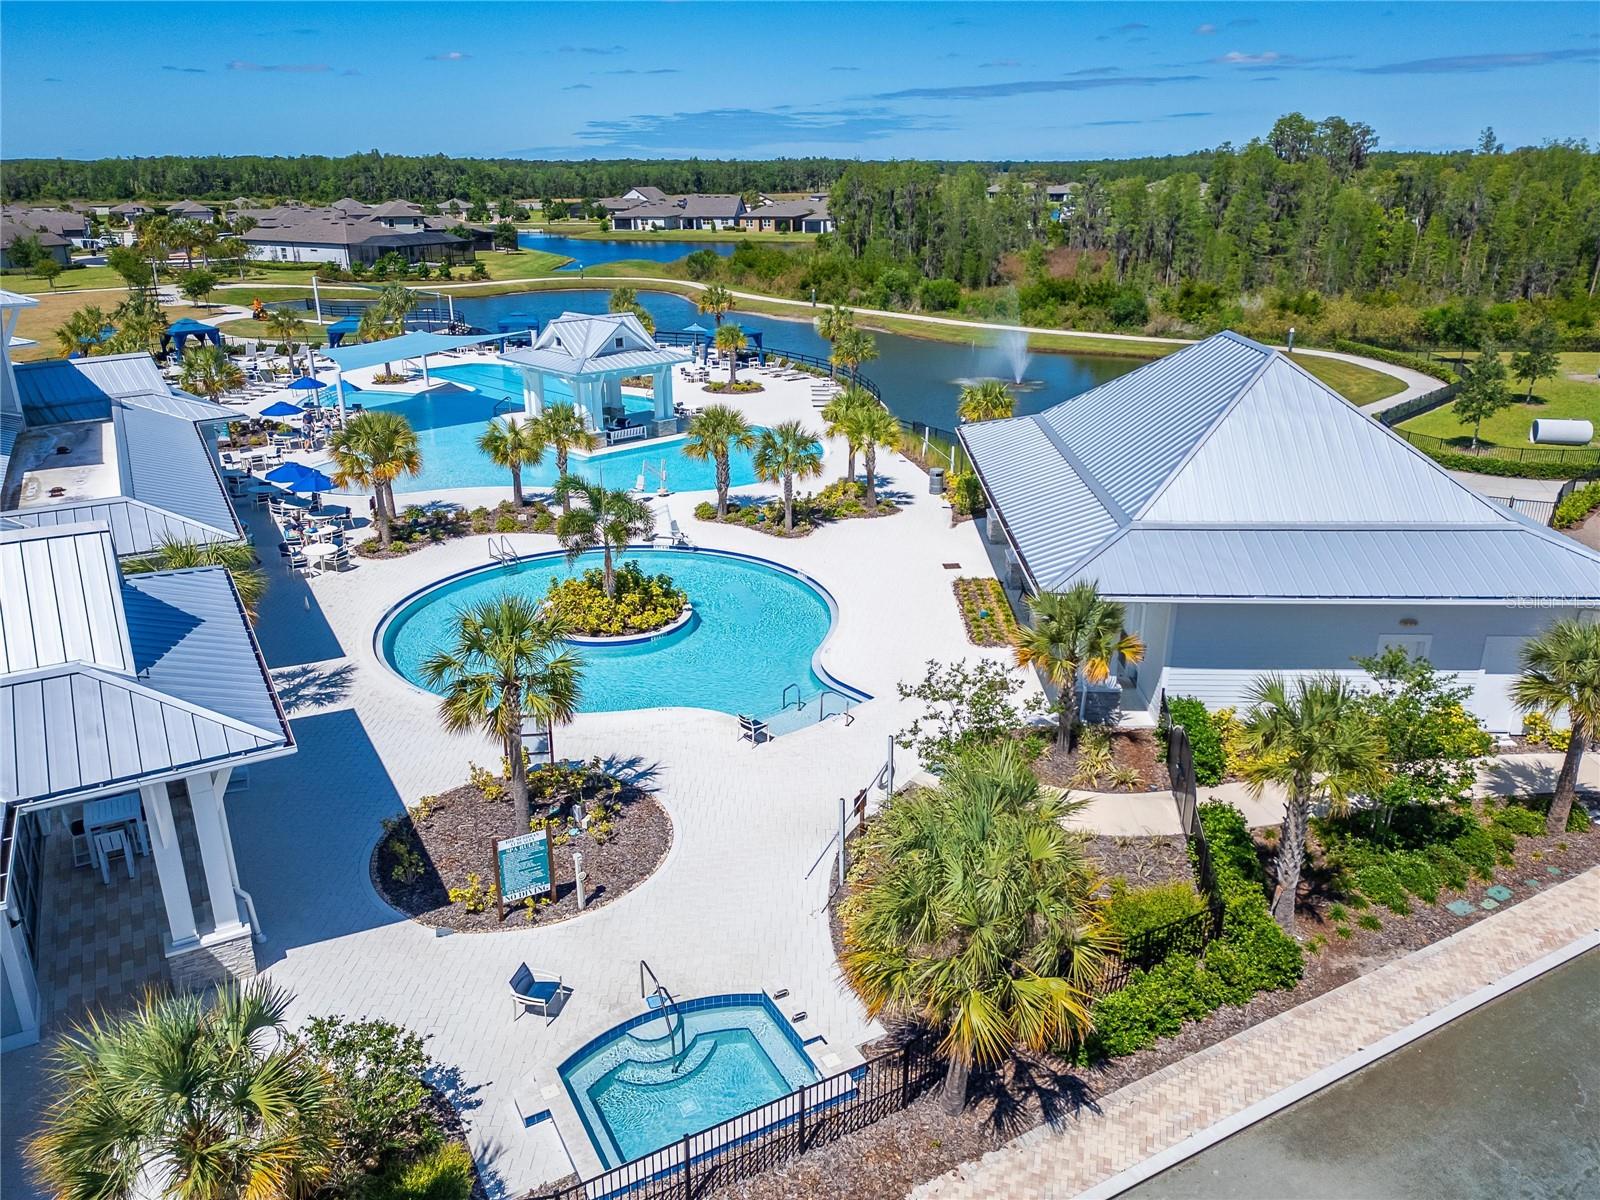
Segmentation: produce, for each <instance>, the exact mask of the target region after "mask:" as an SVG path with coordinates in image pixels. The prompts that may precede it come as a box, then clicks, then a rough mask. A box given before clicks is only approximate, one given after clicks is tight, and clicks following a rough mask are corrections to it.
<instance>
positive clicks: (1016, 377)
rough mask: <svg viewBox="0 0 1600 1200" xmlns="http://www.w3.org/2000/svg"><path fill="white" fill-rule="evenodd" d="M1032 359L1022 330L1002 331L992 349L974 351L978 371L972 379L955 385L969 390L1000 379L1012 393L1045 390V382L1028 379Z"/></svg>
mask: <svg viewBox="0 0 1600 1200" xmlns="http://www.w3.org/2000/svg"><path fill="white" fill-rule="evenodd" d="M1032 358H1033V356H1032V355H1031V354H1030V353H1029V352H1028V335H1027V334H1025V333H1023V332H1022V331H1021V330H1020V329H1003V330H1001V331H1000V334H999V336H998V337H997V338H996V339H995V342H994V344H993V345H992V346H989V347H986V348H983V349H976V350H975V352H974V359H975V361H974V364H973V365H974V366H975V367H978V368H979V369H978V370H976V371H974V372H973V375H972V377H970V378H964V379H957V380H954V381H953V382H954V383H955V384H956V385H957V386H958V387H967V386H969V385H971V384H974V383H981V382H983V381H984V380H987V379H999V380H1000V381H1001V382H1002V383H1004V384H1005V385H1006V386H1007V387H1008V388H1010V389H1011V390H1012V391H1013V392H1031V391H1034V390H1035V389H1037V388H1042V387H1043V386H1044V380H1042V379H1029V378H1028V363H1029V362H1030V361H1031V360H1032Z"/></svg>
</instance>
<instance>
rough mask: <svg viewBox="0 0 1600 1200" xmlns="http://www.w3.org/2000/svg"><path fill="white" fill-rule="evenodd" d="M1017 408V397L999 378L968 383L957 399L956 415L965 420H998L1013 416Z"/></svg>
mask: <svg viewBox="0 0 1600 1200" xmlns="http://www.w3.org/2000/svg"><path fill="white" fill-rule="evenodd" d="M1016 409H1017V400H1016V397H1015V396H1013V395H1012V394H1011V389H1010V388H1008V387H1007V386H1006V385H1005V384H1004V383H1003V382H1002V381H1000V380H998V379H984V380H980V381H979V382H977V383H969V384H967V386H966V387H964V388H962V389H961V395H960V397H959V398H958V399H957V401H956V415H957V416H958V417H960V419H961V420H963V421H998V420H1000V419H1001V418H1002V417H1009V416H1011V415H1012V414H1013V413H1015V412H1016Z"/></svg>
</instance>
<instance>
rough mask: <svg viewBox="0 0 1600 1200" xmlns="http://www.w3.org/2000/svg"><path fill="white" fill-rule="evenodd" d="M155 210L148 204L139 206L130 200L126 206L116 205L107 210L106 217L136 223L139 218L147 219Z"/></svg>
mask: <svg viewBox="0 0 1600 1200" xmlns="http://www.w3.org/2000/svg"><path fill="white" fill-rule="evenodd" d="M155 211H156V210H155V209H154V208H153V207H152V206H150V205H148V204H140V203H138V202H137V201H132V200H130V201H129V202H128V203H126V204H117V205H114V206H113V207H112V208H110V209H109V210H107V215H108V216H112V217H116V218H117V219H118V220H122V221H130V222H131V221H137V220H138V219H139V218H140V217H148V216H149V215H150V214H151V213H153V212H155Z"/></svg>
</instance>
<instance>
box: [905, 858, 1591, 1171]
mask: <svg viewBox="0 0 1600 1200" xmlns="http://www.w3.org/2000/svg"><path fill="white" fill-rule="evenodd" d="M1597 929H1600V867H1596V868H1593V869H1591V870H1589V871H1586V872H1585V873H1584V874H1582V875H1580V876H1578V877H1577V878H1575V879H1571V880H1568V881H1567V882H1565V883H1561V884H1557V885H1556V886H1554V887H1551V888H1549V889H1548V890H1546V891H1544V892H1542V893H1540V894H1539V895H1536V896H1531V897H1529V898H1528V899H1526V900H1524V901H1522V902H1521V903H1520V904H1518V905H1516V906H1515V907H1514V908H1511V909H1508V910H1507V911H1506V912H1504V913H1498V914H1496V915H1495V916H1492V917H1489V918H1488V919H1486V920H1483V921H1480V922H1478V923H1477V924H1475V925H1471V926H1468V927H1467V928H1465V929H1463V930H1461V931H1460V932H1459V933H1456V934H1454V935H1453V936H1451V937H1449V938H1446V939H1445V940H1444V941H1442V942H1437V943H1435V944H1434V945H1432V946H1429V947H1427V948H1425V949H1423V950H1419V951H1417V952H1416V953H1415V954H1411V955H1408V956H1407V957H1405V958H1403V959H1399V960H1397V961H1395V962H1391V963H1388V964H1386V965H1384V966H1382V967H1380V968H1378V969H1377V970H1376V971H1373V972H1372V973H1371V974H1370V975H1364V976H1362V977H1361V978H1360V979H1355V980H1352V981H1351V982H1350V983H1347V984H1345V985H1344V986H1343V987H1340V988H1336V989H1335V990H1333V991H1331V992H1327V993H1325V994H1324V995H1321V996H1318V997H1317V998H1316V999H1314V1000H1310V1001H1308V1002H1307V1003H1305V1004H1302V1005H1300V1006H1299V1007H1297V1008H1294V1009H1292V1010H1290V1011H1289V1012H1286V1013H1282V1014H1280V1015H1279V1016H1276V1017H1273V1018H1272V1019H1271V1020H1269V1021H1265V1022H1263V1023H1262V1024H1260V1025H1257V1026H1255V1027H1254V1028H1251V1029H1247V1030H1245V1031H1244V1032H1243V1033H1240V1034H1237V1035H1235V1036H1234V1037H1231V1038H1229V1039H1228V1040H1227V1041H1225V1042H1219V1043H1218V1044H1216V1045H1215V1046H1211V1047H1209V1048H1207V1049H1205V1050H1202V1051H1201V1052H1200V1053H1198V1054H1194V1055H1191V1056H1190V1057H1188V1058H1185V1059H1183V1060H1182V1061H1180V1062H1176V1063H1174V1064H1172V1065H1171V1066H1169V1067H1166V1068H1164V1069H1163V1070H1160V1071H1157V1072H1156V1073H1154V1074H1153V1075H1149V1076H1146V1077H1145V1078H1144V1079H1141V1080H1139V1081H1138V1082H1136V1083H1132V1084H1129V1085H1128V1086H1127V1087H1125V1088H1121V1089H1119V1090H1118V1091H1116V1092H1113V1093H1112V1094H1111V1095H1110V1096H1107V1097H1105V1098H1104V1099H1103V1100H1102V1101H1101V1102H1100V1104H1099V1106H1098V1109H1097V1110H1096V1111H1094V1112H1090V1111H1088V1110H1081V1111H1080V1113H1079V1115H1078V1116H1077V1117H1076V1118H1073V1119H1070V1120H1069V1121H1068V1122H1067V1123H1066V1124H1065V1125H1063V1126H1062V1127H1060V1128H1058V1129H1052V1128H1050V1127H1049V1126H1040V1127H1038V1128H1037V1129H1033V1130H1030V1131H1029V1132H1028V1133H1025V1134H1023V1135H1022V1136H1021V1137H1019V1138H1017V1139H1015V1140H1014V1141H1012V1142H1010V1143H1009V1144H1008V1145H1006V1146H1004V1147H1002V1148H1001V1149H999V1150H996V1151H994V1152H992V1153H990V1154H987V1155H985V1156H984V1157H983V1158H981V1159H979V1160H978V1161H977V1162H974V1163H968V1164H965V1165H963V1166H961V1167H958V1168H956V1169H955V1170H954V1171H951V1172H949V1173H948V1174H945V1175H942V1176H940V1177H939V1178H938V1179H934V1180H931V1181H929V1182H928V1183H926V1184H924V1185H922V1186H921V1187H919V1188H917V1189H916V1190H915V1191H913V1192H912V1193H911V1194H912V1196H913V1197H915V1198H916V1200H957V1198H959V1200H1013V1198H1020V1197H1027V1198H1029V1200H1057V1198H1062V1200H1064V1198H1065V1197H1069V1196H1076V1195H1078V1194H1079V1193H1081V1192H1083V1191H1085V1190H1087V1189H1089V1188H1092V1187H1095V1186H1096V1185H1097V1184H1100V1183H1102V1182H1104V1181H1105V1180H1108V1179H1110V1178H1111V1177H1112V1176H1113V1175H1116V1174H1118V1173H1119V1172H1122V1171H1125V1170H1127V1169H1129V1168H1130V1167H1133V1166H1135V1165H1137V1164H1138V1163H1141V1162H1143V1161H1144V1160H1146V1159H1147V1158H1149V1157H1151V1156H1152V1155H1155V1154H1158V1153H1161V1152H1162V1151H1165V1150H1167V1149H1169V1148H1171V1147H1173V1146H1176V1145H1177V1144H1178V1143H1180V1142H1182V1141H1183V1140H1184V1139H1185V1138H1187V1137H1189V1136H1191V1135H1192V1134H1195V1133H1197V1132H1199V1131H1200V1130H1203V1129H1206V1128H1208V1127H1209V1126H1211V1125H1214V1124H1216V1123H1217V1122H1218V1121H1222V1120H1224V1119H1226V1118H1228V1117H1231V1116H1233V1115H1234V1114H1237V1113H1239V1112H1242V1111H1243V1110H1244V1109H1247V1108H1249V1107H1250V1106H1251V1105H1253V1104H1257V1103H1259V1102H1261V1101H1263V1100H1265V1099H1267V1098H1268V1097H1270V1096H1272V1095H1274V1094H1275V1093H1277V1092H1279V1091H1281V1090H1283V1089H1284V1088H1286V1087H1290V1086H1292V1085H1294V1084H1296V1083H1298V1082H1300V1081H1301V1080H1303V1079H1305V1078H1307V1077H1308V1076H1311V1075H1314V1074H1316V1073H1317V1072H1318V1071H1322V1070H1325V1069H1326V1068H1328V1067H1331V1066H1333V1065H1334V1064H1336V1063H1338V1062H1340V1061H1341V1060H1343V1059H1345V1058H1347V1057H1348V1056H1350V1055H1351V1054H1354V1053H1357V1052H1358V1051H1360V1050H1362V1049H1364V1048H1365V1047H1368V1046H1372V1045H1373V1044H1375V1043H1376V1042H1378V1041H1380V1040H1381V1039H1383V1038H1385V1037H1388V1036H1389V1035H1391V1034H1393V1033H1396V1032H1398V1031H1399V1030H1402V1029H1404V1028H1405V1027H1406V1026H1408V1025H1410V1024H1412V1023H1413V1022H1415V1021H1418V1020H1420V1019H1422V1018H1423V1017H1426V1016H1428V1015H1429V1014H1431V1013H1434V1012H1437V1011H1439V1010H1440V1009H1442V1008H1445V1007H1447V1006H1449V1005H1451V1004H1453V1003H1455V1002H1456V1001H1458V1000H1461V999H1462V998H1463V997H1466V996H1468V995H1470V994H1471V993H1473V992H1475V991H1477V990H1478V989H1479V988H1482V987H1485V986H1487V985H1488V984H1491V983H1494V982H1495V981H1497V980H1500V979H1503V978H1504V977H1505V976H1507V975H1509V974H1511V973H1512V972H1514V971H1517V970H1519V969H1521V968H1522V967H1525V966H1527V965H1528V964H1530V963H1533V962H1536V961H1538V960H1539V959H1540V958H1543V957H1544V956H1545V955H1547V954H1550V953H1552V952H1554V951H1556V950H1559V949H1561V948H1563V947H1566V946H1569V945H1571V944H1572V943H1574V942H1576V941H1578V940H1579V939H1581V938H1586V937H1590V936H1592V935H1594V934H1595V933H1596V930H1597ZM1337 1190H1338V1189H1337V1187H1336V1186H1331V1187H1330V1194H1333V1193H1336V1192H1337Z"/></svg>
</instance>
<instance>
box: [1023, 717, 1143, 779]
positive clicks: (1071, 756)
mask: <svg viewBox="0 0 1600 1200" xmlns="http://www.w3.org/2000/svg"><path fill="white" fill-rule="evenodd" d="M1081 738H1082V735H1081V734H1080V740H1079V743H1078V744H1079V748H1080V749H1081V748H1082V745H1083V742H1082V740H1081ZM1111 762H1112V767H1113V769H1115V768H1118V767H1131V768H1132V769H1133V770H1135V771H1137V772H1138V773H1139V783H1138V786H1136V787H1118V786H1117V785H1116V784H1114V783H1112V782H1111V778H1110V775H1109V773H1108V774H1106V775H1102V776H1101V777H1100V778H1099V779H1098V780H1097V781H1096V782H1094V783H1092V784H1090V783H1085V782H1084V781H1082V780H1079V779H1077V778H1076V775H1077V770H1078V750H1073V751H1072V752H1071V753H1068V752H1067V751H1064V750H1062V749H1060V748H1059V747H1057V745H1056V743H1055V738H1054V736H1053V733H1052V736H1051V738H1050V741H1049V743H1048V744H1047V745H1046V746H1045V750H1044V753H1043V754H1041V755H1040V756H1039V757H1038V759H1037V760H1036V761H1035V762H1034V764H1033V770H1034V773H1035V774H1036V775H1038V776H1039V782H1041V783H1048V784H1050V785H1051V786H1052V787H1064V788H1087V789H1088V790H1091V791H1096V792H1122V793H1129V792H1164V791H1167V790H1168V789H1169V788H1171V786H1172V780H1171V779H1170V778H1169V777H1168V775H1167V764H1166V763H1165V762H1163V761H1162V759H1161V743H1160V742H1158V741H1157V740H1156V736H1155V734H1154V733H1152V732H1151V731H1150V730H1148V729H1115V730H1112V731H1111Z"/></svg>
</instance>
